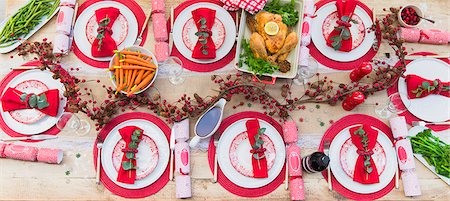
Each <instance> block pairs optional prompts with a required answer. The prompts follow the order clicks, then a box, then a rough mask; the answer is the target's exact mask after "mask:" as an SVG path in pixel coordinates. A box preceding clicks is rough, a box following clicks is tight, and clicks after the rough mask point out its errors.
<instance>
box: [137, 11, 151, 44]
mask: <svg viewBox="0 0 450 201" xmlns="http://www.w3.org/2000/svg"><path fill="white" fill-rule="evenodd" d="M150 16H151V13H149V14H148V15H147V18H146V19H145V22H144V24H143V25H142V29H141V33H139V36H138V37H137V38H136V41H134V45H139V46H140V45H141V43H142V35H143V34H144V30H145V29H146V28H147V24H148V20H149V19H150Z"/></svg>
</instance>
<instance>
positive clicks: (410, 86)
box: [405, 75, 450, 99]
mask: <svg viewBox="0 0 450 201" xmlns="http://www.w3.org/2000/svg"><path fill="white" fill-rule="evenodd" d="M405 81H406V89H407V91H408V98H410V99H415V98H423V97H426V96H428V95H430V94H437V95H442V96H447V97H450V82H442V81H441V80H439V79H435V80H428V79H425V78H422V77H420V76H417V75H407V76H406V78H405Z"/></svg>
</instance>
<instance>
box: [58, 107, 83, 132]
mask: <svg viewBox="0 0 450 201" xmlns="http://www.w3.org/2000/svg"><path fill="white" fill-rule="evenodd" d="M56 127H57V128H58V129H59V130H61V131H67V132H72V131H73V132H75V133H76V134H77V135H79V136H84V135H86V134H88V133H89V130H91V125H90V124H89V122H87V121H86V120H82V119H80V118H79V117H78V116H77V115H75V114H74V113H71V112H64V113H63V114H62V115H61V116H60V117H59V119H58V122H56Z"/></svg>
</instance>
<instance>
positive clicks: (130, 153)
mask: <svg viewBox="0 0 450 201" xmlns="http://www.w3.org/2000/svg"><path fill="white" fill-rule="evenodd" d="M141 134H142V131H141V130H135V131H133V134H132V135H131V142H130V143H129V144H128V150H127V152H126V153H125V156H126V158H127V159H128V161H123V162H122V168H123V169H124V170H126V171H128V170H136V169H137V166H135V165H134V164H133V161H135V160H136V150H137V148H138V143H139V142H140V141H141V140H140V139H139V136H140V135H141ZM129 177H131V171H130V174H129Z"/></svg>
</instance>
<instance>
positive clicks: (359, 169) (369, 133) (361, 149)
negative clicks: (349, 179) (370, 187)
mask: <svg viewBox="0 0 450 201" xmlns="http://www.w3.org/2000/svg"><path fill="white" fill-rule="evenodd" d="M350 136H351V139H352V143H353V144H354V145H355V146H356V148H358V150H357V151H356V152H357V153H358V155H359V156H358V159H357V160H356V165H355V171H354V173H353V181H356V182H359V183H362V184H374V183H378V182H380V180H379V175H378V171H377V167H376V166H375V162H374V161H373V159H372V157H371V156H372V154H373V150H372V149H373V148H374V147H375V144H376V143H377V138H378V132H377V131H376V130H374V129H373V128H372V127H370V125H367V124H363V125H362V126H355V127H352V128H350ZM368 157H370V159H369V160H366V159H367V158H368ZM369 162H370V164H369Z"/></svg>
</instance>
